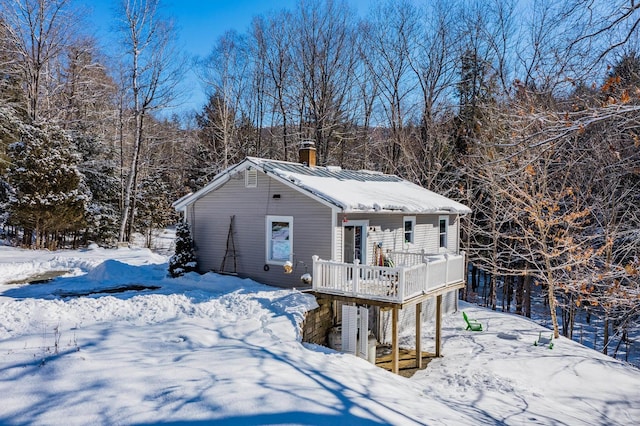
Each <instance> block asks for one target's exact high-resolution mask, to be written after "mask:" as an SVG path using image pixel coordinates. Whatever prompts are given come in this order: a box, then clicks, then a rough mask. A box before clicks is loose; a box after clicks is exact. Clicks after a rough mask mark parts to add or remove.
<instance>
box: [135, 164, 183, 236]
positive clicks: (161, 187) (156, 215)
mask: <svg viewBox="0 0 640 426" xmlns="http://www.w3.org/2000/svg"><path fill="white" fill-rule="evenodd" d="M137 197H138V199H137V201H136V222H135V224H136V228H137V230H138V231H140V232H143V233H144V235H145V240H146V242H145V244H146V246H147V247H151V239H152V238H151V237H152V235H153V234H152V233H153V231H154V230H157V229H162V228H164V227H166V226H167V225H169V224H171V223H174V222H175V219H176V216H175V210H174V209H173V207H172V206H171V202H172V201H173V199H174V198H173V194H172V192H171V190H170V188H169V184H168V183H167V179H166V178H164V176H162V175H161V174H160V173H156V174H152V175H150V176H147V177H146V178H144V179H143V180H142V182H141V183H140V189H138V194H137Z"/></svg>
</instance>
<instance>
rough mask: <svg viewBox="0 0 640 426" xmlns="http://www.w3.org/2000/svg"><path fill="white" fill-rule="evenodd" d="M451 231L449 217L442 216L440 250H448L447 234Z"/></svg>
mask: <svg viewBox="0 0 640 426" xmlns="http://www.w3.org/2000/svg"><path fill="white" fill-rule="evenodd" d="M448 230H449V217H448V216H440V220H439V225H438V233H439V234H440V250H442V249H446V248H447V233H448Z"/></svg>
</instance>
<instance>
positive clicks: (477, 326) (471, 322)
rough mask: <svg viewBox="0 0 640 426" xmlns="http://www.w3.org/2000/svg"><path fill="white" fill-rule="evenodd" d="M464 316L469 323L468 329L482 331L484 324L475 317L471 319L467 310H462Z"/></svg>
mask: <svg viewBox="0 0 640 426" xmlns="http://www.w3.org/2000/svg"><path fill="white" fill-rule="evenodd" d="M462 316H463V317H464V321H465V322H466V323H467V328H466V329H467V330H471V331H482V324H480V323H479V322H478V321H476V320H474V319H471V320H470V319H469V317H467V313H466V312H465V311H462Z"/></svg>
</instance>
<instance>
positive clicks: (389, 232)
mask: <svg viewBox="0 0 640 426" xmlns="http://www.w3.org/2000/svg"><path fill="white" fill-rule="evenodd" d="M174 207H175V208H176V209H177V210H179V211H181V212H182V213H183V217H184V220H186V221H187V222H188V223H189V224H190V227H191V232H192V236H193V239H194V243H195V246H196V254H197V257H198V265H199V268H200V270H201V272H207V271H217V272H222V273H236V274H238V275H240V276H245V277H250V278H252V279H255V280H256V281H259V282H262V283H265V284H271V285H275V286H281V287H289V288H293V287H296V288H308V289H309V290H313V291H314V292H316V293H318V294H323V295H325V296H330V297H331V298H332V299H333V300H338V301H341V302H342V303H343V304H364V305H366V306H379V307H382V308H383V309H387V308H389V309H391V310H392V311H393V312H395V314H394V315H395V320H394V321H395V323H397V321H398V316H397V311H398V310H402V309H403V308H408V307H409V306H413V305H416V315H417V316H418V317H422V313H421V312H418V309H420V308H421V307H422V305H423V302H425V301H427V300H428V299H432V298H437V301H436V302H437V305H438V306H437V310H438V315H440V312H441V309H445V310H446V309H449V310H451V309H455V308H456V306H457V302H456V300H457V297H456V295H457V290H458V289H459V288H462V287H463V285H464V270H465V269H464V268H465V259H464V253H462V252H461V251H460V240H459V234H460V218H461V216H464V215H465V214H467V213H470V210H469V208H467V207H466V206H464V205H462V204H460V203H458V202H456V201H453V200H450V199H448V198H446V197H443V196H441V195H438V194H436V193H434V192H431V191H429V190H427V189H425V188H422V187H420V186H418V185H415V184H413V183H411V182H408V181H406V180H404V179H401V178H399V177H397V176H393V175H386V174H382V173H379V172H373V171H366V170H360V171H354V170H343V169H341V168H339V167H330V166H328V167H320V166H317V165H316V164H315V147H314V145H313V143H312V142H309V143H303V145H302V146H301V149H300V162H299V163H292V162H285V161H276V160H268V159H263V158H253V157H247V158H246V159H245V160H243V161H242V162H240V163H239V164H236V165H234V166H232V167H230V168H228V169H227V170H224V171H223V172H222V173H220V174H218V175H217V176H216V177H215V178H214V179H213V181H212V182H211V183H209V184H208V185H207V186H205V187H204V188H202V189H200V190H199V191H197V192H195V193H193V194H190V195H187V196H185V197H183V198H181V199H180V200H178V201H176V202H175V203H174ZM301 277H302V278H303V279H301ZM443 296H445V300H446V301H447V303H446V304H445V306H442V297H443ZM418 305H420V307H418ZM438 318H439V317H438ZM438 352H439V342H438V343H437V345H436V353H438Z"/></svg>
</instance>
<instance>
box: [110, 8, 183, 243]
mask: <svg viewBox="0 0 640 426" xmlns="http://www.w3.org/2000/svg"><path fill="white" fill-rule="evenodd" d="M118 18H119V20H120V21H119V22H120V27H119V31H120V35H121V36H122V43H123V46H124V53H125V57H124V59H123V60H124V64H125V67H126V69H127V70H128V72H127V75H126V77H127V79H128V84H127V85H126V86H125V88H126V90H127V91H128V92H129V93H130V99H131V102H132V103H131V105H130V106H129V108H130V110H131V113H132V114H133V118H134V123H135V124H134V131H133V142H132V153H131V159H130V166H129V174H128V178H127V183H126V186H125V190H124V202H123V211H122V220H121V222H120V232H119V236H118V240H119V241H121V242H122V241H126V240H127V238H128V235H127V234H128V232H127V225H129V226H131V224H132V223H133V217H134V215H135V209H134V208H132V203H133V202H134V199H135V194H136V189H137V177H138V176H137V175H138V166H139V159H140V151H141V149H142V144H143V142H144V130H145V120H146V118H147V115H148V114H150V113H152V112H154V111H157V110H159V109H160V108H162V107H165V106H167V105H168V104H169V102H170V101H172V100H173V99H174V97H175V96H176V86H177V84H178V82H179V80H180V77H181V75H182V73H183V72H184V71H183V67H182V65H183V64H182V63H181V61H180V56H179V55H178V53H177V52H176V51H175V44H174V40H175V39H176V37H175V30H174V27H173V23H172V22H171V21H170V20H167V19H163V18H162V16H161V14H160V10H159V0H123V2H122V4H121V10H120V15H119V17H118Z"/></svg>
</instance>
